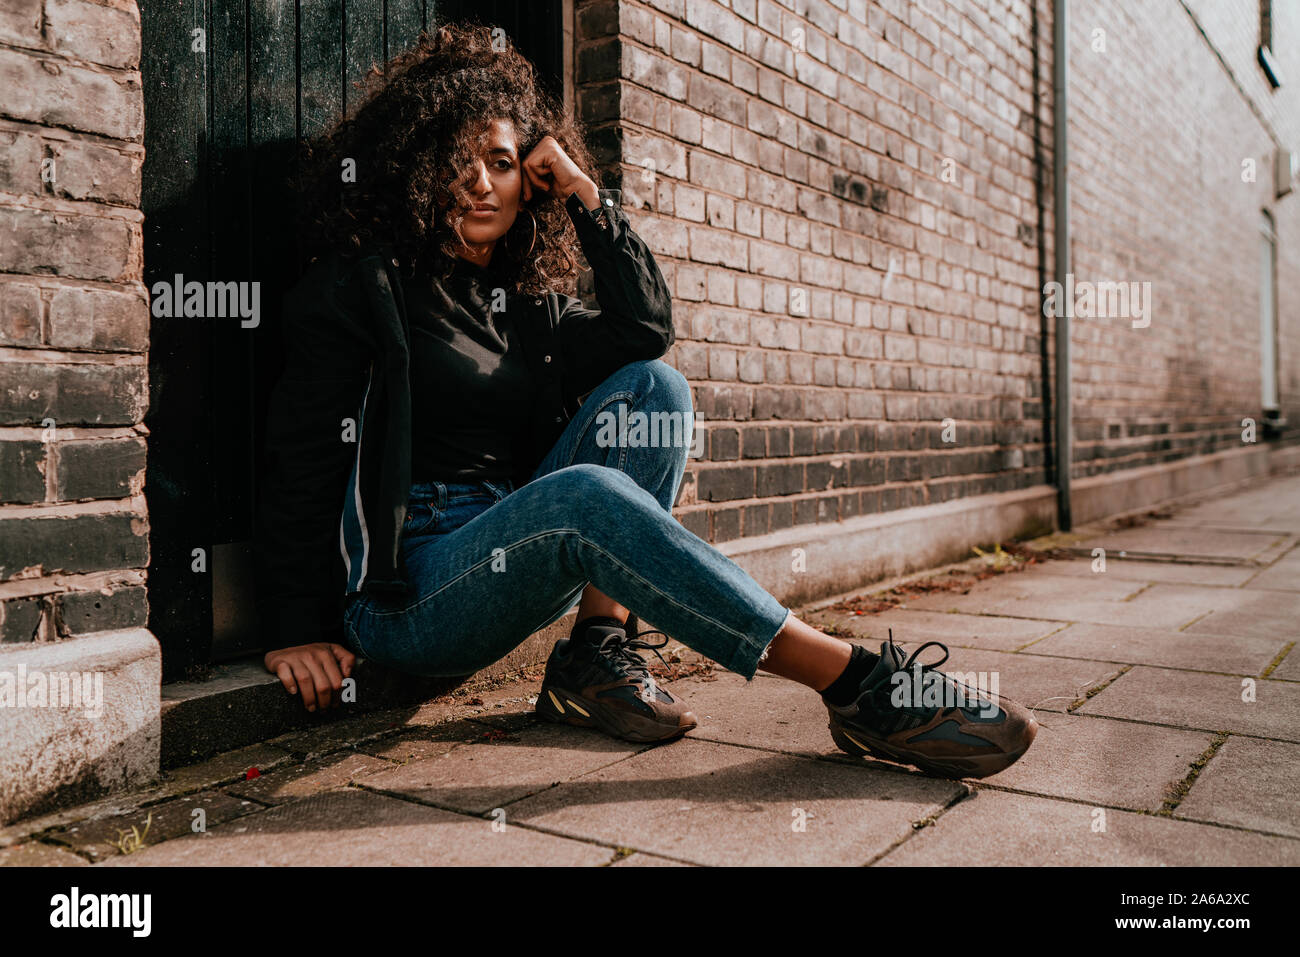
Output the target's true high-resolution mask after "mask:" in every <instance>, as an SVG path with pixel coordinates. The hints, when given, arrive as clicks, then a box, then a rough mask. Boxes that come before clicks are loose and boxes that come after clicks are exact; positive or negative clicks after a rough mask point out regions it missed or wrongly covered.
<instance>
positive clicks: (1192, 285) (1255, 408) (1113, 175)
mask: <svg viewBox="0 0 1300 957" xmlns="http://www.w3.org/2000/svg"><path fill="white" fill-rule="evenodd" d="M1274 6H1275V7H1276V9H1277V12H1278V14H1279V16H1278V17H1277V18H1276V20H1275V28H1274V29H1275V35H1276V36H1278V37H1280V38H1284V43H1283V44H1280V45H1279V46H1285V47H1287V49H1286V50H1282V51H1279V52H1281V54H1282V56H1283V57H1284V59H1289V60H1290V62H1289V64H1288V65H1287V66H1288V67H1289V70H1288V69H1287V68H1286V67H1284V73H1286V74H1289V79H1290V83H1289V85H1285V86H1283V87H1281V88H1280V89H1278V90H1277V91H1276V92H1272V91H1271V90H1270V89H1269V88H1268V86H1267V83H1266V81H1265V78H1264V74H1263V71H1262V70H1261V69H1260V67H1259V65H1258V64H1257V63H1256V62H1255V49H1256V47H1257V45H1258V43H1259V28H1258V23H1259V20H1258V2H1257V0H1241V2H1237V3H1219V2H1217V0H1216V2H1214V3H1203V2H1199V0H1198V2H1196V3H1189V4H1186V5H1184V3H1182V2H1181V0H1151V2H1147V3H1141V4H1133V3H1124V2H1122V0H1101V2H1095V3H1090V4H1087V5H1086V6H1085V5H1077V7H1076V9H1077V10H1078V13H1077V14H1076V15H1075V18H1074V21H1073V24H1072V26H1073V29H1072V30H1071V37H1072V43H1071V49H1070V56H1071V84H1070V90H1071V114H1070V140H1071V146H1070V149H1071V157H1072V162H1071V174H1070V175H1071V183H1070V186H1071V191H1072V192H1071V196H1072V217H1073V220H1072V233H1073V248H1072V252H1073V255H1074V272H1075V274H1076V275H1077V276H1078V277H1079V278H1081V279H1107V280H1142V281H1149V282H1151V283H1152V286H1151V292H1152V311H1151V316H1150V323H1151V324H1150V327H1149V328H1145V329H1143V328H1134V327H1133V325H1132V323H1131V322H1129V321H1125V320H1123V319H1120V320H1109V319H1107V320H1102V319H1096V320H1083V319H1081V320H1078V321H1077V322H1076V323H1075V325H1074V335H1073V337H1072V343H1073V349H1074V357H1073V358H1074V362H1073V365H1074V370H1075V382H1076V387H1075V390H1074V396H1075V410H1074V412H1075V432H1076V446H1075V459H1076V466H1077V468H1076V474H1085V475H1086V474H1093V473H1098V472H1108V471H1112V470H1115V469H1121V468H1130V467H1134V466H1139V465H1147V464H1150V463H1152V462H1159V461H1166V460H1169V459H1173V458H1180V457H1182V456H1185V455H1188V454H1191V453H1195V452H1210V451H1216V450H1219V449H1228V448H1240V447H1241V446H1242V425H1241V423H1242V420H1243V419H1244V418H1247V417H1250V418H1253V419H1255V420H1257V421H1259V420H1260V418H1261V398H1260V359H1259V344H1260V319H1259V309H1260V306H1259V302H1260V299H1259V296H1260V258H1261V253H1260V238H1259V223H1260V211H1261V210H1262V209H1269V210H1271V211H1272V213H1273V215H1274V218H1275V221H1276V223H1277V225H1278V232H1279V244H1278V271H1279V281H1278V290H1279V293H1280V297H1279V306H1280V308H1279V319H1280V326H1281V328H1280V330H1279V338H1280V341H1281V343H1282V346H1283V351H1282V363H1281V368H1282V370H1283V374H1282V376H1281V379H1280V382H1279V391H1280V397H1281V399H1282V400H1283V403H1284V407H1285V408H1286V409H1287V411H1288V413H1289V417H1290V419H1291V421H1293V422H1294V421H1296V415H1297V414H1298V413H1300V378H1298V377H1300V355H1298V354H1297V352H1296V351H1295V346H1296V343H1297V338H1298V337H1300V309H1298V308H1297V299H1296V293H1295V290H1297V289H1300V285H1297V281H1298V280H1300V199H1298V198H1297V194H1296V193H1294V192H1293V193H1292V194H1291V195H1289V196H1287V197H1285V198H1284V199H1281V200H1275V199H1274V179H1273V156H1274V151H1275V148H1276V142H1277V141H1278V140H1281V141H1283V142H1287V143H1290V144H1292V145H1291V146H1290V148H1291V149H1298V148H1300V138H1298V134H1300V58H1298V57H1297V56H1296V53H1295V43H1296V40H1297V39H1300V9H1297V6H1296V5H1295V4H1286V3H1275V4H1274ZM1189 10H1191V11H1193V12H1194V16H1193V15H1192V14H1190V13H1189ZM1204 16H1208V17H1209V19H1202V17H1204ZM1097 31H1100V33H1098V32H1097ZM1099 40H1104V46H1105V48H1104V50H1099V49H1097V48H1096V47H1098V46H1100V45H1101V44H1100V43H1099V42H1098V41H1099ZM1221 57H1222V58H1223V59H1224V60H1225V61H1226V63H1225V62H1221V60H1220V58H1221ZM1246 160H1253V161H1254V168H1255V174H1256V176H1255V180H1254V182H1249V181H1243V177H1242V172H1243V162H1244V161H1246Z"/></svg>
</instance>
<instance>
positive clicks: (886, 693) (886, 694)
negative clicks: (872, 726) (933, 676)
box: [875, 628, 952, 710]
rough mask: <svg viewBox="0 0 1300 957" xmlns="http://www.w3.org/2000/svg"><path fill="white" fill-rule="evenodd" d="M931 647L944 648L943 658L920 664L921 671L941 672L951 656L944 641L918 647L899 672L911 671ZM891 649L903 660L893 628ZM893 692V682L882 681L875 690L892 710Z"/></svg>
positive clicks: (945, 676)
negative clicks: (941, 668) (941, 666)
mask: <svg viewBox="0 0 1300 957" xmlns="http://www.w3.org/2000/svg"><path fill="white" fill-rule="evenodd" d="M931 645H936V646H938V647H940V648H942V649H943V657H942V658H940V659H939V660H938V661H935V662H933V663H930V664H926V663H925V662H921V663H920V664H921V671H922V673H924V672H927V671H938V670H939V666H940V665H942V664H943V663H944V662H945V661H947V660H948V654H949V652H948V646H947V645H945V644H944V643H943V642H942V641H927V642H925V643H924V644H922V645H920V646H918V647H917V648H916V650H915V651H913V652H912V653H911V654H910V655H909V656H907V658H906V659H905V660H904V661H903V664H902V667H900V668H899V669H898V670H899V671H910V670H911V668H912V665H913V663H915V662H916V659H917V658H918V657H920V655H921V652H923V651H925V649H927V648H929V647H930V646H931ZM889 648H890V651H891V652H894V653H895V654H896V655H897V657H899V658H902V657H903V649H902V648H900V647H898V644H897V643H896V642H895V641H894V629H892V628H890V629H889ZM939 673H940V674H943V673H942V672H939ZM943 678H944V680H945V681H949V680H951V679H949V678H948V676H947V675H943ZM893 691H894V686H893V684H892V683H891V682H888V681H882V682H880V683H879V684H878V685H877V686H876V689H875V695H876V697H877V698H883V699H884V701H885V702H888V703H889V707H890V708H891V709H892V708H893V704H892V701H891V695H892V694H893ZM906 710H916V709H915V706H914V707H912V708H909V709H906ZM926 710H929V709H926ZM944 710H952V709H950V708H949V709H944Z"/></svg>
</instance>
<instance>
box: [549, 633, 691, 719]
mask: <svg viewBox="0 0 1300 957" xmlns="http://www.w3.org/2000/svg"><path fill="white" fill-rule="evenodd" d="M646 634H659V635H663V632H661V631H660V632H644V633H643V634H642V635H635V634H634V635H633V636H629V635H628V634H627V632H626V631H625V630H624V629H623V628H618V627H614V626H612V625H589V626H588V627H587V630H586V634H585V635H584V636H583V637H582V638H577V639H572V638H561V639H560V640H559V641H557V642H556V643H555V647H554V648H553V649H552V650H551V657H550V658H549V659H548V660H547V662H546V677H545V678H544V679H543V680H542V690H541V692H540V693H539V694H538V696H537V713H538V714H539V715H541V716H542V717H543V718H545V719H546V720H548V721H555V722H558V723H561V724H572V725H576V726H578V727H582V728H599V729H600V730H601V731H604V732H605V733H606V734H611V735H613V736H614V737H616V738H622V739H623V740H625V741H669V740H671V739H673V738H677V737H680V736H681V735H683V734H685V733H686V732H687V731H689V730H691V729H692V728H694V727H695V725H696V721H695V715H694V714H692V713H691V712H690V710H689V709H688V708H687V707H686V705H685V703H683V702H681V701H679V700H677V699H676V698H674V697H673V696H672V695H671V694H669V693H668V692H667V691H665V690H664V689H663V688H661V687H659V685H658V684H657V683H656V681H655V679H654V676H653V675H651V674H650V672H649V670H648V669H647V668H646V664H645V660H644V659H643V658H642V657H641V656H640V655H638V654H637V650H638V649H642V650H645V651H653V652H654V653H655V655H656V656H657V657H659V660H660V661H663V656H662V655H659V649H660V648H663V647H664V646H665V645H667V644H668V636H667V635H664V640H663V641H662V642H661V643H659V644H650V643H649V642H646V641H643V640H641V639H642V638H643V637H644V635H646Z"/></svg>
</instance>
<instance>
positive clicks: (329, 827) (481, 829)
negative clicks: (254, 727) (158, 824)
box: [104, 788, 613, 867]
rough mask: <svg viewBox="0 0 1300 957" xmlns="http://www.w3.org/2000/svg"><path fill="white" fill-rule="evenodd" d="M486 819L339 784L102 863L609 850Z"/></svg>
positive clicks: (569, 861) (439, 860)
mask: <svg viewBox="0 0 1300 957" xmlns="http://www.w3.org/2000/svg"><path fill="white" fill-rule="evenodd" d="M492 824H493V822H492V821H489V820H486V819H483V818H473V817H466V816H464V815H460V814H452V813H451V812H448V811H441V810H438V809H437V808H431V807H425V806H422V805H419V804H412V803H411V802H409V801H400V800H397V799H396V798H391V797H385V796H383V795H381V794H373V793H370V792H367V791H362V790H360V789H357V788H345V789H342V790H337V791H326V792H323V793H321V794H316V795H313V796H311V797H309V798H304V799H303V800H301V801H295V802H293V803H291V804H285V805H281V806H280V807H277V808H273V809H271V810H269V811H263V812H262V813H261V814H255V815H252V816H250V817H247V818H242V819H240V820H239V821H232V822H230V823H229V824H225V825H222V826H220V827H216V828H213V829H212V830H210V831H208V832H207V833H206V834H201V835H193V836H190V837H184V838H180V839H179V840H175V841H168V842H166V843H165V844H159V845H158V846H157V847H151V848H146V849H145V850H143V851H139V852H137V853H135V854H131V855H129V856H127V857H117V858H113V859H111V860H109V861H107V862H106V863H105V865H104V866H106V867H114V866H184V867H195V866H208V867H211V866H231V865H241V866H247V865H270V866H277V867H286V866H303V867H320V866H336V865H340V864H344V865H350V866H376V865H398V866H422V865H423V866H427V865H438V866H444V867H446V866H489V865H541V864H545V865H599V864H605V863H608V862H609V861H610V859H611V857H612V855H613V851H612V850H611V849H610V848H608V847H598V846H596V845H594V844H587V843H583V842H580V841H571V840H565V839H564V838H559V837H553V836H551V835H548V834H540V833H537V832H535V831H529V830H526V829H524V828H519V827H510V826H509V825H507V826H506V827H505V828H504V829H503V830H493V827H492Z"/></svg>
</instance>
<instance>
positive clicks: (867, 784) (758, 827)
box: [510, 738, 964, 865]
mask: <svg viewBox="0 0 1300 957" xmlns="http://www.w3.org/2000/svg"><path fill="white" fill-rule="evenodd" d="M963 790H964V788H963V786H962V785H960V784H958V783H955V782H951V781H942V780H938V779H935V778H927V777H923V776H921V775H913V774H904V773H899V772H896V771H886V770H877V769H874V768H868V767H865V766H864V767H854V766H851V765H847V764H839V763H836V762H832V761H814V760H811V759H809V758H803V757H796V756H792V755H783V754H772V753H766V752H761V751H755V750H752V749H749V748H738V747H733V746H731V745H726V744H718V743H715V742H710V741H692V740H690V739H689V738H688V739H685V740H683V741H680V742H678V743H677V744H675V745H673V746H672V747H671V748H655V749H653V750H650V751H646V752H644V753H642V754H639V755H637V756H636V757H634V758H629V759H628V760H626V761H620V762H619V763H617V764H614V765H611V766H609V767H607V768H603V769H601V770H600V771H596V772H593V773H591V774H587V775H584V776H583V777H581V778H579V779H576V780H572V781H569V782H568V783H566V784H564V785H562V786H560V787H557V788H554V789H552V790H549V791H545V792H543V793H541V794H537V795H534V796H533V797H531V798H529V799H527V800H526V801H521V802H519V803H518V804H517V805H514V806H513V807H511V808H510V815H511V817H512V819H514V820H519V821H523V822H526V823H528V824H531V825H536V826H538V827H540V828H543V829H545V830H547V831H549V832H553V833H561V834H566V835H569V836H572V837H585V838H589V839H593V840H597V841H601V842H602V843H610V844H618V845H620V846H624V847H631V848H634V849H636V850H639V851H648V852H650V853H655V854H661V855H663V856H665V857H671V858H674V859H677V860H684V861H690V862H692V863H697V864H720V865H755V864H757V865H777V864H781V865H816V864H825V865H860V864H865V863H867V862H868V861H870V860H871V859H872V858H873V857H875V856H876V855H877V854H880V853H881V852H883V851H884V850H885V849H886V848H888V847H889V846H890V845H891V844H893V843H894V842H895V841H898V840H899V839H901V838H903V837H905V836H906V835H907V834H909V833H910V832H911V830H912V824H913V822H916V821H920V820H923V819H925V818H927V817H929V816H930V815H932V814H935V813H937V812H938V811H939V809H940V808H942V807H943V806H944V805H946V804H947V803H948V802H949V801H951V800H952V799H953V798H954V797H956V796H957V795H958V794H961V793H962V792H963ZM800 823H802V824H803V825H804V827H803V830H796V829H795V827H796V825H798V824H800Z"/></svg>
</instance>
